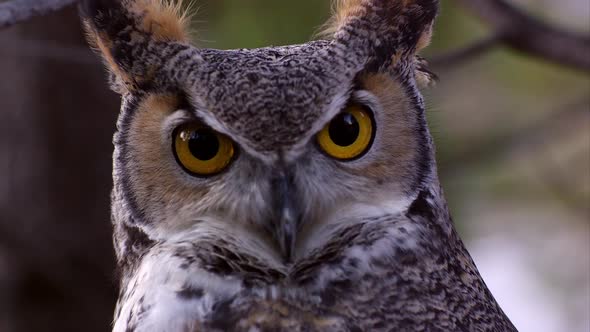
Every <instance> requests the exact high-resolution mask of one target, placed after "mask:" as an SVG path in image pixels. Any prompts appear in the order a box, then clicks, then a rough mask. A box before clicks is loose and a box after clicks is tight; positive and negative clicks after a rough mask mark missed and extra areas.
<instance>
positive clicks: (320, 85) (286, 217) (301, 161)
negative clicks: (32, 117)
mask: <svg viewBox="0 0 590 332" xmlns="http://www.w3.org/2000/svg"><path fill="white" fill-rule="evenodd" d="M437 10H438V1H436V0H348V1H346V0H341V1H338V2H337V6H335V14H334V18H333V19H332V20H331V22H330V23H329V25H328V29H327V30H326V31H327V32H326V33H325V34H324V36H325V38H324V39H322V40H316V41H312V42H309V43H306V44H302V45H296V46H286V47H269V48H261V49H252V50H229V51H227V50H212V49H202V48H198V47H195V46H193V45H192V44H191V43H190V42H189V38H188V33H187V30H188V27H187V25H188V20H187V18H186V16H185V15H183V14H182V11H181V10H180V8H179V6H176V5H171V4H169V3H167V2H166V1H161V0H120V1H119V0H95V1H86V2H84V3H83V4H82V5H81V11H82V15H83V18H84V24H85V27H86V29H87V32H88V36H89V39H90V41H91V42H92V43H93V44H94V45H95V46H96V48H97V49H98V51H99V52H100V53H101V54H102V56H103V58H104V60H105V63H106V65H107V66H108V68H109V69H110V73H111V77H112V79H111V81H112V85H113V87H114V89H115V90H116V91H118V92H119V93H121V95H122V98H123V103H122V109H121V115H120V118H119V121H118V126H117V128H118V132H117V134H116V135H115V139H114V144H115V155H114V181H115V188H114V191H113V221H114V223H115V229H116V234H115V240H116V242H117V246H118V248H117V250H118V254H119V255H120V257H123V256H124V255H125V253H126V252H128V251H129V250H131V249H133V248H136V249H137V248H138V247H141V246H142V244H143V243H145V242H149V241H155V240H158V241H165V240H168V239H173V238H179V237H182V236H185V235H186V234H187V233H190V232H193V231H194V230H196V229H198V230H199V231H194V233H198V234H200V235H194V236H196V237H199V236H213V234H224V235H223V236H226V237H227V238H238V239H240V241H243V243H244V245H245V246H261V247H262V246H266V248H270V250H269V252H270V253H269V254H268V255H271V256H272V255H276V256H277V257H282V258H284V259H286V260H289V259H297V257H301V256H304V255H305V254H306V252H308V251H309V250H311V249H313V247H314V246H316V245H318V244H319V243H322V242H323V241H325V240H326V239H328V238H329V237H330V236H331V234H333V233H334V232H335V231H336V230H337V229H339V228H340V227H341V226H343V225H350V224H351V223H355V222H359V221H361V220H364V221H366V220H369V219H370V218H372V217H376V216H380V215H384V214H391V213H399V212H400V211H403V210H404V209H407V208H408V206H409V204H410V203H411V202H412V201H413V200H414V199H415V198H416V196H417V195H418V193H419V192H420V190H422V188H423V187H424V186H425V185H427V184H428V183H429V181H431V180H432V178H433V177H434V176H435V175H434V161H433V151H432V150H433V148H432V145H431V139H430V136H429V133H428V129H427V127H426V122H425V115H424V105H423V101H422V97H421V95H420V93H419V91H418V88H417V87H418V85H419V84H420V83H424V82H427V81H429V80H430V79H431V76H430V74H429V73H428V71H426V70H425V69H424V68H423V63H422V61H421V60H420V58H419V57H417V55H416V54H417V52H418V51H419V50H420V49H422V48H423V47H425V46H426V45H427V44H428V42H429V40H430V35H431V31H432V24H433V20H434V18H435V16H436V13H437Z"/></svg>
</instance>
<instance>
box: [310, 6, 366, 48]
mask: <svg viewBox="0 0 590 332" xmlns="http://www.w3.org/2000/svg"><path fill="white" fill-rule="evenodd" d="M359 10H362V0H334V1H333V3H332V16H331V17H330V19H329V20H328V22H326V23H325V24H324V25H323V26H322V27H321V30H320V32H318V34H317V35H318V37H319V38H323V39H330V38H332V37H333V36H334V35H335V34H336V32H338V30H340V29H341V28H342V27H343V26H344V24H345V22H346V19H347V18H348V17H352V16H355V15H358V14H359V13H355V11H359Z"/></svg>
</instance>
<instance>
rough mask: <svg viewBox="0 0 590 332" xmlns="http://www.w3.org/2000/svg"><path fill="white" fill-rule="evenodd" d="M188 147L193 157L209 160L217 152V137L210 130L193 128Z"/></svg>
mask: <svg viewBox="0 0 590 332" xmlns="http://www.w3.org/2000/svg"><path fill="white" fill-rule="evenodd" d="M188 148H189V150H190V151H191V153H192V155H193V156H194V157H195V158H197V159H199V160H203V161H207V160H211V159H213V158H214V157H215V156H216V155H217V152H219V139H218V138H217V135H215V133H213V132H212V131H211V130H208V129H198V130H194V131H192V132H191V133H190V137H189V139H188Z"/></svg>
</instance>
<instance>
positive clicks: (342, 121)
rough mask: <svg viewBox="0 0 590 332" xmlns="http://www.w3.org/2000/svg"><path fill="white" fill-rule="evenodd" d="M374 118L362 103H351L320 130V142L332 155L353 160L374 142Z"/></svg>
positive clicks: (325, 150)
mask: <svg viewBox="0 0 590 332" xmlns="http://www.w3.org/2000/svg"><path fill="white" fill-rule="evenodd" d="M374 132H375V128H374V124H373V118H372V116H371V114H370V113H369V111H368V110H366V109H365V108H363V107H362V106H360V105H351V106H349V107H348V108H346V110H345V111H344V112H342V113H340V114H338V115H337V116H336V117H335V118H334V119H333V120H332V121H330V123H329V124H328V125H327V126H326V127H324V129H322V131H320V133H319V134H318V136H317V140H318V144H319V145H320V147H321V148H322V150H324V152H326V153H327V154H328V155H330V156H331V157H334V158H336V159H340V160H351V159H355V158H358V157H360V156H362V155H363V154H364V153H365V152H367V150H368V149H369V147H370V146H371V143H372V142H373V137H374Z"/></svg>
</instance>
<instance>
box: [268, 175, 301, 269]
mask: <svg viewBox="0 0 590 332" xmlns="http://www.w3.org/2000/svg"><path fill="white" fill-rule="evenodd" d="M271 187H272V189H271V190H272V195H273V197H272V205H273V206H272V208H273V211H274V213H273V218H272V221H271V225H269V226H270V227H271V230H272V233H273V236H274V238H275V240H276V241H277V242H278V244H279V247H280V249H281V254H282V256H283V258H284V259H285V261H286V262H290V261H291V258H292V256H293V251H294V250H295V241H296V235H297V229H298V227H299V221H300V220H301V213H300V212H299V206H298V205H299V204H298V200H297V198H296V194H295V190H294V187H295V184H294V181H293V175H291V174H290V172H289V171H287V170H284V169H279V170H277V171H276V173H275V174H273V177H272V180H271Z"/></svg>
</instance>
